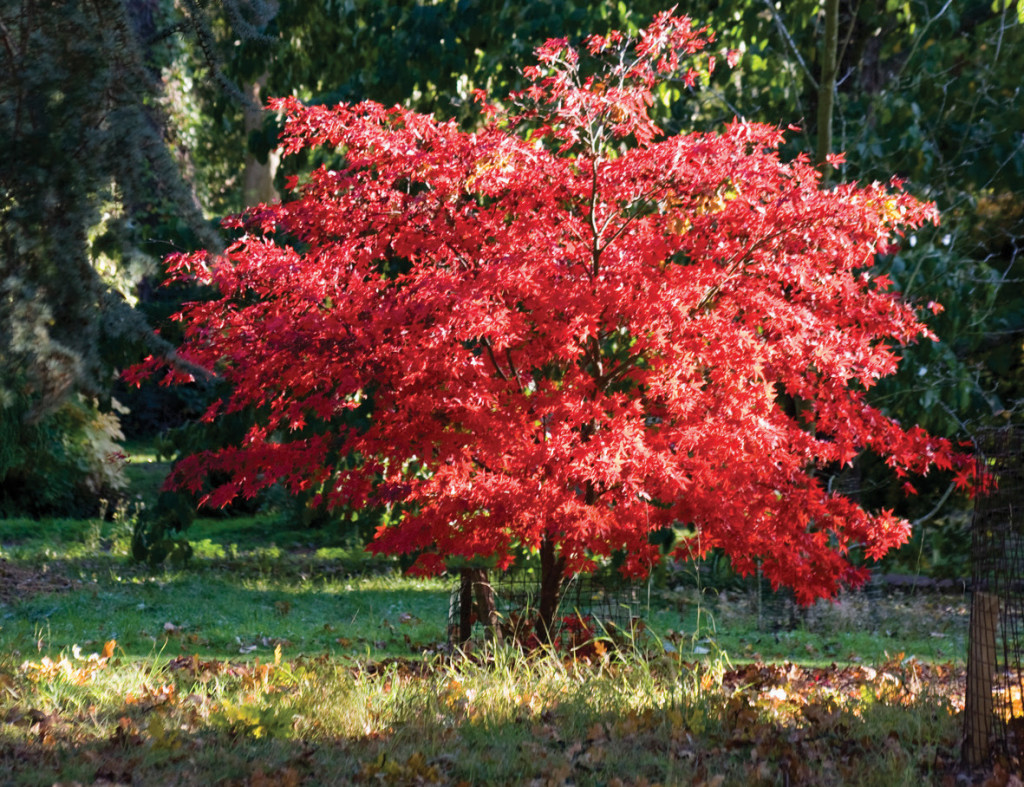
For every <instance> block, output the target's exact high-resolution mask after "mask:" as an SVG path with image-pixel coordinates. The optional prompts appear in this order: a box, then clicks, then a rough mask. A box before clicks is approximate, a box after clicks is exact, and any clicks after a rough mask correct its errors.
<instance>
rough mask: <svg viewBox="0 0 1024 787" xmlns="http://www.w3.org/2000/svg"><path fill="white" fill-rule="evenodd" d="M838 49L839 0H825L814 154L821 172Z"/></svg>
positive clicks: (828, 134)
mask: <svg viewBox="0 0 1024 787" xmlns="http://www.w3.org/2000/svg"><path fill="white" fill-rule="evenodd" d="M838 50H839V0H825V41H824V44H823V46H822V52H821V80H820V81H819V83H818V150H817V153H816V155H815V160H816V162H817V164H818V165H819V166H820V167H822V173H823V174H824V175H825V177H828V174H829V171H830V169H831V168H830V167H829V166H828V165H827V164H826V163H825V157H826V156H828V155H829V154H830V153H831V152H832V110H833V108H834V106H835V91H836V54H837V52H838Z"/></svg>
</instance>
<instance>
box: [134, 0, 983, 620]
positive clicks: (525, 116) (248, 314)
mask: <svg viewBox="0 0 1024 787" xmlns="http://www.w3.org/2000/svg"><path fill="white" fill-rule="evenodd" d="M709 40H710V35H709V34H708V33H707V32H706V31H705V30H701V29H696V28H694V26H693V25H692V24H691V23H690V22H689V21H688V20H687V19H685V18H682V17H676V16H673V15H671V14H662V15H659V16H658V17H656V18H655V20H654V21H653V23H652V24H651V25H650V26H649V27H648V28H647V29H645V30H643V31H642V32H641V33H640V34H639V36H638V37H635V38H630V37H627V36H624V35H621V34H619V33H612V34H610V35H608V36H605V37H591V38H588V39H586V40H585V41H584V42H583V45H582V47H581V48H579V49H577V48H574V47H573V46H570V44H569V43H568V42H567V41H565V40H551V41H548V42H547V43H546V44H545V45H544V46H542V47H540V48H539V49H538V50H537V56H538V60H539V63H538V65H536V66H533V67H530V68H527V69H526V70H525V71H524V74H525V77H526V78H527V79H528V80H529V87H527V88H526V89H525V90H523V91H521V92H519V93H515V94H513V95H512V96H511V97H510V98H509V99H508V101H507V102H506V104H505V107H506V108H505V109H502V108H499V107H497V106H492V105H489V104H487V103H486V97H484V96H478V98H479V99H480V100H481V101H482V102H484V106H485V109H486V114H487V121H486V123H485V124H484V125H483V126H482V127H481V128H480V129H479V130H477V131H475V132H472V133H469V132H466V131H462V130H460V129H459V128H458V126H457V125H455V124H454V123H452V122H439V121H437V120H435V119H433V118H431V117H427V116H424V115H420V114H416V113H413V112H409V111H407V110H404V109H402V108H399V107H392V108H386V107H383V106H380V105H378V104H375V103H372V102H363V103H359V104H355V105H339V106H336V107H333V108H326V107H306V106H303V105H302V104H300V103H299V102H298V101H297V100H295V99H279V100H276V101H273V102H272V103H271V106H272V107H273V108H274V109H276V110H278V111H280V112H283V113H285V114H286V115H287V125H286V128H285V131H284V134H283V137H282V140H283V141H282V146H283V150H284V152H285V153H286V154H291V153H295V152H296V151H300V150H303V149H309V148H313V147H316V146H323V147H324V148H325V149H327V150H329V151H331V152H332V153H333V154H334V155H335V158H336V164H335V165H334V166H322V167H320V168H319V169H317V170H316V171H315V172H313V173H312V174H310V175H309V176H308V177H306V178H304V179H302V180H298V179H293V180H292V181H291V183H290V184H289V189H290V190H291V191H292V192H293V194H294V196H293V198H292V199H291V200H290V201H287V202H284V203H282V204H275V205H261V206H259V207H258V208H255V209H252V210H250V211H249V212H247V213H246V214H245V215H243V216H241V217H238V218H236V219H234V220H232V222H231V226H234V227H237V228H240V229H241V230H244V232H245V234H244V236H243V237H242V238H241V239H240V240H238V241H237V242H236V243H234V244H233V245H232V246H231V247H230V248H229V249H228V250H227V252H226V253H225V254H224V255H223V256H222V257H219V258H214V257H212V256H211V255H207V254H205V253H199V254H193V255H185V256H178V257H175V258H173V259H172V260H171V267H172V269H173V270H174V271H175V273H176V275H177V276H180V277H196V278H198V279H200V280H202V281H205V282H208V283H211V284H213V285H214V286H215V287H216V288H218V290H219V297H218V298H216V299H214V300H210V301H207V302H203V303H195V304H190V305H187V306H186V307H185V308H184V309H183V311H182V312H181V314H180V315H179V316H178V317H179V319H180V320H182V321H183V322H184V324H185V330H186V339H185V343H184V346H183V347H182V348H181V356H182V357H184V358H185V359H187V360H188V361H191V362H193V363H196V364H202V365H205V366H206V367H208V368H210V369H212V370H214V371H215V372H216V373H217V374H218V375H220V376H222V377H223V378H226V379H227V380H229V381H230V382H231V383H232V390H231V393H230V395H228V396H226V397H225V398H224V399H223V400H222V401H219V402H218V403H217V404H216V405H214V406H213V407H212V408H211V410H210V411H209V413H207V416H206V417H207V418H210V419H212V418H215V417H217V416H218V415H219V414H221V413H225V412H231V411H235V410H239V409H241V408H249V409H252V410H253V411H254V412H256V413H257V414H258V419H257V421H258V423H257V425H256V426H254V427H252V429H251V430H250V431H249V433H248V435H247V436H246V438H245V439H244V441H243V442H242V444H240V445H238V446H235V447H231V448H227V449H224V450H219V451H211V452H207V453H204V454H199V455H195V456H192V457H189V458H187V459H185V460H183V461H182V462H180V464H179V465H178V466H177V470H176V472H175V475H174V483H176V484H178V485H179V486H181V487H183V488H187V489H191V490H193V491H195V492H198V493H201V494H202V495H203V497H202V500H203V503H205V504H206V505H208V506H215V507H216V506H223V505H225V504H227V503H228V502H229V501H231V500H232V499H234V498H235V497H236V496H239V495H241V496H245V497H249V496H252V495H255V494H256V493H257V492H258V491H259V490H261V489H263V488H266V487H268V486H269V485H271V484H275V483H283V484H284V485H286V486H287V487H288V488H289V489H291V490H293V491H296V492H297V491H300V490H307V491H313V492H315V495H316V497H315V502H316V503H318V504H323V505H327V506H342V505H347V506H356V507H360V506H366V505H374V504H376V505H379V504H401V506H402V511H403V513H402V516H401V517H400V518H399V519H398V521H396V522H395V523H393V524H390V525H387V526H382V527H381V528H380V530H379V531H378V532H377V533H376V536H375V539H374V540H373V542H372V544H371V545H370V548H371V549H372V550H375V551H378V552H384V553H392V554H394V553H414V554H416V555H418V558H417V559H416V562H415V564H414V566H413V571H416V572H422V573H427V574H430V573H436V572H440V571H442V570H443V569H444V568H445V565H446V560H449V559H452V558H460V557H461V558H471V557H481V556H482V557H489V558H491V559H492V560H494V561H496V563H497V565H499V566H502V567H504V566H506V565H508V563H509V561H510V560H511V555H512V554H513V552H514V550H515V549H534V550H538V551H539V552H540V557H541V563H542V569H543V579H542V584H543V585H544V587H545V593H546V594H547V596H548V597H549V602H548V609H547V610H542V617H543V618H544V620H545V625H546V623H547V622H550V620H551V617H550V615H551V613H552V612H553V608H551V604H550V596H551V594H552V593H554V594H556V595H557V589H558V587H559V584H560V581H561V578H562V577H563V576H564V575H566V574H567V573H570V572H576V571H581V570H583V571H585V570H588V568H590V567H592V566H593V565H594V563H595V561H596V560H599V559H601V558H602V557H606V556H609V555H611V554H612V553H614V552H617V551H621V552H624V553H625V554H626V555H627V559H626V561H625V564H624V571H625V572H627V573H629V574H633V575H643V574H645V573H646V572H647V571H648V570H649V568H650V566H651V565H652V562H653V561H656V560H657V559H658V549H657V547H655V546H652V544H651V543H649V535H650V534H651V532H652V531H655V530H658V529H660V528H664V527H667V526H671V525H672V524H673V523H677V524H678V523H684V524H687V525H691V526H692V527H693V528H695V530H696V532H697V533H698V534H699V539H696V540H692V539H691V541H690V542H689V543H688V545H687V546H686V547H680V548H681V549H684V548H685V549H689V548H691V545H692V544H694V543H697V544H699V546H698V549H699V551H700V552H701V553H704V552H706V551H707V550H710V549H712V548H716V547H718V548H721V549H722V550H724V551H725V553H727V554H728V555H729V557H730V558H731V560H732V563H733V565H734V566H735V567H736V568H737V569H738V570H740V571H741V572H749V571H751V570H753V569H754V567H755V566H756V565H757V562H758V561H759V562H760V564H761V568H762V570H763V572H764V575H765V576H766V577H768V578H769V579H770V580H771V581H772V582H773V583H775V584H776V585H779V584H782V585H788V586H791V587H793V588H794V589H795V591H796V594H797V596H798V598H799V599H800V600H802V601H805V602H806V601H810V600H813V599H814V598H817V597H821V596H828V595H830V594H834V593H835V592H836V591H837V589H838V588H839V587H840V584H841V583H843V582H844V581H850V582H857V581H858V580H861V579H863V577H864V574H863V572H862V571H860V570H857V569H854V568H852V567H851V566H850V564H849V562H848V553H849V550H850V549H851V547H854V546H860V547H863V548H864V550H865V551H866V554H867V555H868V556H869V557H872V558H877V557H880V556H881V555H882V554H883V553H885V552H886V551H887V550H889V549H890V548H892V547H895V546H897V545H899V544H901V543H903V542H904V541H905V539H906V538H907V535H908V529H909V525H908V523H907V522H906V521H903V520H901V519H898V518H896V517H894V516H893V515H892V513H891V512H887V511H882V512H878V513H870V512H867V511H865V510H862V509H861V508H860V507H859V506H858V505H857V504H855V503H854V502H853V501H851V500H850V499H848V498H847V497H844V496H843V495H841V494H838V493H836V492H835V491H829V490H828V489H827V488H826V487H825V485H824V484H823V483H822V480H821V476H822V474H821V472H820V471H821V470H822V469H824V468H838V467H841V466H844V465H847V464H848V463H850V462H851V460H853V459H854V457H855V456H857V455H858V453H859V452H861V451H863V450H865V449H870V450H871V451H873V452H875V453H876V454H877V455H879V456H881V457H883V458H884V459H885V461H886V462H887V463H888V465H889V466H891V467H892V468H894V469H895V471H896V472H897V473H898V474H900V475H904V474H906V473H926V472H928V471H929V469H930V468H938V469H957V470H959V472H960V476H959V479H960V481H961V482H962V483H967V481H968V478H969V473H970V465H969V463H968V462H966V461H965V458H964V457H962V456H960V455H958V454H957V452H956V450H955V449H954V448H953V447H952V446H951V445H950V444H949V443H948V442H947V441H945V440H942V439H936V438H933V437H931V436H929V435H928V434H927V433H926V432H925V431H923V430H922V429H920V428H918V427H913V428H909V429H905V428H903V427H901V426H900V425H899V424H898V423H896V422H894V421H893V420H892V419H890V418H888V417H886V416H885V415H884V414H882V413H881V412H879V411H878V410H877V409H875V408H873V407H872V406H870V405H869V404H867V402H866V399H865V392H866V391H867V390H868V389H869V388H870V387H871V386H872V385H873V384H874V383H875V381H876V380H878V379H879V378H880V377H883V376H885V375H888V374H891V373H892V372H893V371H894V369H895V368H896V365H897V363H898V360H899V356H898V347H899V346H900V345H903V344H906V343H908V342H911V341H914V340H916V339H918V338H919V337H928V338H934V337H933V336H931V334H930V333H929V331H928V329H927V328H926V327H925V326H924V325H923V324H922V323H921V322H920V321H919V320H918V318H917V316H916V313H915V309H914V308H913V307H912V306H911V305H908V304H907V303H905V302H903V301H902V300H901V298H900V296H899V293H897V292H894V291H893V289H892V287H891V284H890V282H889V281H887V280H886V279H885V277H883V276H879V275H875V274H874V273H873V271H872V265H873V261H874V259H875V256H876V255H879V254H887V253H891V252H892V251H893V250H894V249H895V242H896V239H897V238H898V235H899V232H900V229H901V228H907V227H915V226H918V225H920V224H921V223H922V222H927V221H933V220H935V219H936V212H935V209H934V207H933V206H931V205H928V204H922V203H920V202H918V201H917V200H915V199H914V198H912V197H911V196H909V195H907V194H905V193H902V192H901V190H900V186H899V184H898V183H896V182H893V183H890V184H877V183H876V184H872V185H864V186H859V185H853V184H843V185H837V186H832V187H826V186H825V185H824V184H823V183H822V182H821V178H820V175H819V172H818V171H816V170H815V169H814V167H813V166H811V164H810V163H809V161H808V160H807V159H806V158H804V157H803V156H800V157H797V158H796V159H795V160H793V161H791V162H788V163H787V162H784V161H783V160H781V158H780V156H779V153H778V148H779V145H780V143H781V141H782V133H781V132H780V130H779V129H776V128H772V127H768V126H765V125H760V124H753V123H745V122H738V121H737V122H734V123H732V124H731V125H729V126H727V127H725V128H724V129H723V130H722V131H721V132H720V133H717V134H696V133H692V134H679V135H675V136H665V135H663V134H661V133H660V132H659V130H658V128H657V127H656V126H655V125H654V123H653V122H652V120H651V118H650V117H649V114H648V109H649V107H650V106H651V104H652V89H653V87H654V86H655V85H656V84H657V83H658V82H659V81H661V80H665V79H670V78H680V79H682V80H683V81H685V82H687V83H690V84H692V83H693V82H694V80H696V79H697V78H698V72H697V71H696V70H695V68H691V67H687V66H686V65H684V62H691V63H696V62H698V59H697V58H694V57H691V56H693V55H694V54H695V53H698V52H699V50H701V49H702V48H703V47H705V46H706V44H707V43H708V41H709ZM700 62H701V63H702V65H701V67H702V68H708V67H712V66H713V58H708V59H702V60H700ZM160 364H161V362H160V361H158V360H154V359H150V360H149V361H147V362H146V363H145V364H143V365H142V366H140V367H137V368H136V369H134V370H132V372H131V373H130V377H131V378H133V379H137V378H139V377H141V376H143V375H145V374H149V373H152V371H153V370H154V369H155V368H156V367H158V366H159V365H160ZM185 377H187V374H186V373H183V372H182V373H175V372H173V370H172V372H171V374H170V375H168V379H169V381H174V380H177V379H182V378H185ZM357 408H363V410H364V411H365V412H368V413H369V419H368V422H367V423H364V424H362V425H354V424H353V423H352V422H351V420H346V419H345V418H344V415H345V413H346V412H351V411H354V410H356V409H357ZM212 471H217V474H218V477H219V478H225V477H226V478H228V479H229V480H228V481H227V482H226V483H221V484H219V485H217V486H215V487H212V488H211V486H210V485H209V482H208V481H207V480H206V479H207V478H208V476H209V474H210V473H211V472H212ZM224 474H226V475H224Z"/></svg>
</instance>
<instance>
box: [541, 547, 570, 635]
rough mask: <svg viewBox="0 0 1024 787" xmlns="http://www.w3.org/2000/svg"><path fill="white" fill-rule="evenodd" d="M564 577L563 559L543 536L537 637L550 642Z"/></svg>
mask: <svg viewBox="0 0 1024 787" xmlns="http://www.w3.org/2000/svg"><path fill="white" fill-rule="evenodd" d="M564 576H565V558H564V557H562V556H561V555H557V554H556V553H555V542H554V541H553V540H552V539H551V537H550V536H544V540H543V541H541V544H540V610H539V616H538V618H537V637H538V639H540V641H541V642H550V641H551V633H552V625H551V624H552V623H553V621H554V619H555V613H556V612H557V611H558V602H559V601H560V600H561V597H562V579H563V577H564Z"/></svg>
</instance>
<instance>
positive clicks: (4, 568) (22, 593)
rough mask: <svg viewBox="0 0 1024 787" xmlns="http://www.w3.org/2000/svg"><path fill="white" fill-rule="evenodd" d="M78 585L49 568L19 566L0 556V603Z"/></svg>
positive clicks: (70, 588) (9, 602)
mask: <svg viewBox="0 0 1024 787" xmlns="http://www.w3.org/2000/svg"><path fill="white" fill-rule="evenodd" d="M80 585H81V583H80V582H76V581H75V580H72V579H69V578H68V577H66V576H64V575H63V574H61V573H60V572H59V571H55V570H53V569H51V568H48V567H43V568H39V567H36V566H19V565H15V564H13V563H9V562H8V561H6V560H4V559H2V558H0V604H12V603H14V602H16V601H25V600H26V599H30V598H32V597H33V596H38V595H39V594H40V593H64V592H66V591H69V590H74V589H75V588H77V587H79V586H80Z"/></svg>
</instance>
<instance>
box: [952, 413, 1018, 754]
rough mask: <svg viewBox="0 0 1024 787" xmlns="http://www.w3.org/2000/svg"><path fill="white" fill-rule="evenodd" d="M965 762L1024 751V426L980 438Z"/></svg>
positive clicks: (978, 443)
mask: <svg viewBox="0 0 1024 787" xmlns="http://www.w3.org/2000/svg"><path fill="white" fill-rule="evenodd" d="M977 457H978V459H977V462H978V474H979V476H980V477H983V478H985V479H988V480H989V482H990V483H992V484H993V485H994V486H993V487H992V488H990V489H989V490H988V492H987V493H985V494H979V495H978V496H977V498H976V499H975V504H974V521H973V524H972V537H971V542H972V545H971V563H972V567H971V589H972V598H971V623H970V633H969V645H968V655H967V697H966V708H965V710H966V713H965V721H964V748H963V755H964V760H965V761H966V763H967V764H968V765H970V766H971V767H977V766H980V765H983V764H985V763H986V762H987V761H988V760H989V758H990V757H991V756H993V755H1001V756H1010V757H1014V758H1016V757H1019V756H1020V755H1021V753H1022V752H1024V701H1022V700H1024V670H1022V659H1021V653H1022V650H1024V428H1022V427H1005V428H1002V429H991V430H985V431H983V432H982V433H980V434H979V435H978V436H977Z"/></svg>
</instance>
